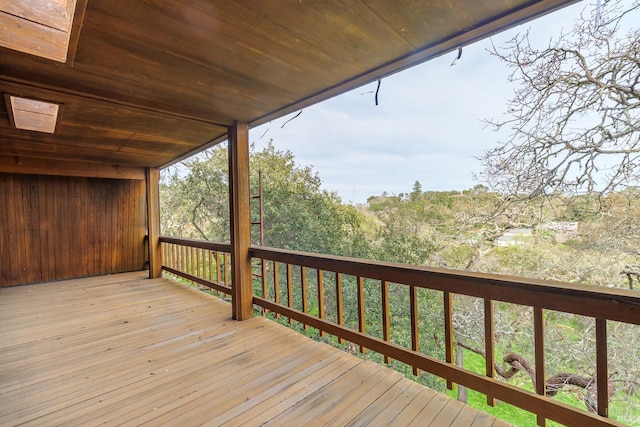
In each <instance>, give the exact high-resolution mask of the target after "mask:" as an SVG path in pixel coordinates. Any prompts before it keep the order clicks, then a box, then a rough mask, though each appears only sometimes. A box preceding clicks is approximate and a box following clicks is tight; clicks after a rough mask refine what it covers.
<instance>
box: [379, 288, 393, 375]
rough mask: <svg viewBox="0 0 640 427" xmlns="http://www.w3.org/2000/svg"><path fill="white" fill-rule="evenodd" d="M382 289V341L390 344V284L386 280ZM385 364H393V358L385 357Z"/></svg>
mask: <svg viewBox="0 0 640 427" xmlns="http://www.w3.org/2000/svg"><path fill="white" fill-rule="evenodd" d="M380 288H381V292H382V339H383V340H385V341H387V342H389V339H390V335H391V334H390V330H391V325H390V321H389V282H387V281H386V280H382V281H380ZM384 363H386V364H389V363H391V358H390V357H389V356H387V355H386V354H385V355H384Z"/></svg>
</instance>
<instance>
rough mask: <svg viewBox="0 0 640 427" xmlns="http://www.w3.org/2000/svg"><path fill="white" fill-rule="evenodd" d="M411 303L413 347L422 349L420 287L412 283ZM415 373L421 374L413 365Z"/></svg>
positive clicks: (417, 349) (410, 289) (410, 288)
mask: <svg viewBox="0 0 640 427" xmlns="http://www.w3.org/2000/svg"><path fill="white" fill-rule="evenodd" d="M409 305H410V306H411V310H410V311H411V349H412V350H413V351H420V342H419V341H418V289H417V288H416V287H415V286H413V285H410V286H409ZM412 370H413V375H418V374H420V370H419V369H418V368H417V367H416V366H413V367H412Z"/></svg>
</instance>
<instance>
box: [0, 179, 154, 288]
mask: <svg viewBox="0 0 640 427" xmlns="http://www.w3.org/2000/svg"><path fill="white" fill-rule="evenodd" d="M0 191H1V192H0V229H1V230H2V233H0V260H2V261H0V286H14V285H23V284H28V283H36V282H46V281H52V280H63V279H70V278H76V277H85V276H95V275H101V274H111V273H119V272H125V271H135V270H142V269H144V268H145V261H146V258H145V251H144V247H143V244H144V236H145V235H146V212H145V209H146V208H145V209H140V207H143V208H144V207H146V200H145V197H146V196H145V194H146V192H145V188H144V181H138V180H106V179H95V178H73V177H43V176H39V175H25V174H7V173H0Z"/></svg>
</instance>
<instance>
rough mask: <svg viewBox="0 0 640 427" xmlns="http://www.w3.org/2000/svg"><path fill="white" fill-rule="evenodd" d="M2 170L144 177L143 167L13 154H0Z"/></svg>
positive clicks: (0, 170)
mask: <svg viewBox="0 0 640 427" xmlns="http://www.w3.org/2000/svg"><path fill="white" fill-rule="evenodd" d="M2 172H4V173H19V174H33V175H57V176H76V177H86V178H109V179H135V180H144V179H146V174H145V169H144V168H137V167H131V166H119V165H112V164H105V163H93V162H76V161H60V160H48V159H37V158H30V157H15V156H0V173H2Z"/></svg>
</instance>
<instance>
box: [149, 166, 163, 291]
mask: <svg viewBox="0 0 640 427" xmlns="http://www.w3.org/2000/svg"><path fill="white" fill-rule="evenodd" d="M146 172H147V227H148V233H149V239H148V240H149V278H150V279H157V278H159V277H161V276H162V252H161V246H160V185H159V184H160V170H159V169H156V168H147V171H146Z"/></svg>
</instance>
